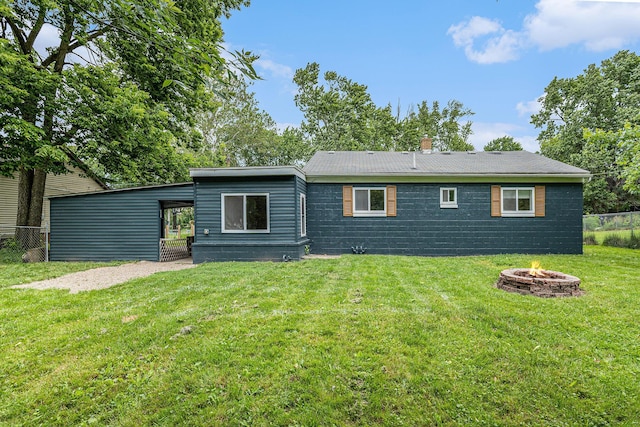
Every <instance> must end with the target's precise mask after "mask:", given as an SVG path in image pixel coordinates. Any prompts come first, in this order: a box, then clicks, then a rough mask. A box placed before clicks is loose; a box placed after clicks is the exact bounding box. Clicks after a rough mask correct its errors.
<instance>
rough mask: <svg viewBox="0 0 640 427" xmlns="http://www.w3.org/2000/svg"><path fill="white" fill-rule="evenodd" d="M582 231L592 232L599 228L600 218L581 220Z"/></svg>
mask: <svg viewBox="0 0 640 427" xmlns="http://www.w3.org/2000/svg"><path fill="white" fill-rule="evenodd" d="M582 221H583V226H584V229H585V230H587V231H593V230H597V229H598V228H600V218H598V217H597V216H588V217H586V218H584V219H583V220H582Z"/></svg>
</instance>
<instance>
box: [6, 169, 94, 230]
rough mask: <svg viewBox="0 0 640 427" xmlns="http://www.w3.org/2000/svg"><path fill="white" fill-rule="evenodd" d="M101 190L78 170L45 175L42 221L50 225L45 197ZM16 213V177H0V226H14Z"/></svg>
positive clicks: (47, 203) (47, 202) (47, 201)
mask: <svg viewBox="0 0 640 427" xmlns="http://www.w3.org/2000/svg"><path fill="white" fill-rule="evenodd" d="M102 189H103V188H102V187H101V186H100V184H98V183H97V182H95V181H94V180H93V179H91V178H89V177H87V176H86V175H85V174H84V172H83V171H82V170H80V169H78V168H75V167H74V168H71V173H68V174H63V175H51V174H50V175H47V182H46V184H45V191H44V196H45V199H44V204H43V208H42V211H43V212H42V219H43V224H44V223H50V222H51V219H50V214H49V211H50V208H49V200H48V199H47V197H50V196H59V195H63V194H75V193H89V192H94V191H101V190H102ZM17 213H18V177H17V174H16V175H15V176H14V178H9V177H5V176H0V224H2V225H15V223H16V216H17Z"/></svg>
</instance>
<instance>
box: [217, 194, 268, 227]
mask: <svg viewBox="0 0 640 427" xmlns="http://www.w3.org/2000/svg"><path fill="white" fill-rule="evenodd" d="M222 232H223V233H268V232H269V195H268V194H223V195H222Z"/></svg>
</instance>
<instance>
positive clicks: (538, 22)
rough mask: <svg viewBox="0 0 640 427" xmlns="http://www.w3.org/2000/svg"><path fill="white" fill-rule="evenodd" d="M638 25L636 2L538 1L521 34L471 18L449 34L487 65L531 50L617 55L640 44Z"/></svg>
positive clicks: (638, 2)
mask: <svg viewBox="0 0 640 427" xmlns="http://www.w3.org/2000/svg"><path fill="white" fill-rule="evenodd" d="M638 22H640V0H599V1H598V0H539V1H538V3H537V4H536V11H535V12H534V13H532V14H530V15H528V16H526V17H525V19H524V21H523V23H522V28H521V29H520V30H511V29H506V28H504V27H503V26H502V25H501V24H500V23H499V22H498V21H496V20H491V19H488V18H484V17H480V16H474V17H472V18H471V19H469V20H468V21H465V22H461V23H460V24H458V25H453V26H451V27H450V28H449V30H448V32H447V34H449V35H451V37H452V39H453V42H454V44H455V45H456V46H458V47H462V48H464V50H465V54H466V56H467V58H468V59H469V60H470V61H473V62H477V63H480V64H491V63H497V62H507V61H511V60H514V59H517V57H518V54H519V52H520V51H521V50H522V49H524V48H526V47H529V46H535V47H537V48H539V49H541V50H552V49H558V48H562V47H566V46H570V45H576V44H577V45H583V46H584V47H585V48H586V49H588V50H591V51H603V50H608V49H621V48H623V47H624V46H625V45H627V44H629V43H632V42H635V41H637V40H638V39H640V25H638ZM483 39H484V43H483V44H481V42H482V40H483ZM479 44H481V45H480V47H477V46H478V45H479Z"/></svg>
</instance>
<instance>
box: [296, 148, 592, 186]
mask: <svg viewBox="0 0 640 427" xmlns="http://www.w3.org/2000/svg"><path fill="white" fill-rule="evenodd" d="M414 156H415V168H414ZM304 172H305V174H306V175H307V179H309V178H314V177H315V178H322V177H325V178H331V177H376V176H377V177H383V176H384V177H416V178H417V177H434V178H437V177H452V178H453V177H485V178H489V177H507V176H509V177H521V178H525V177H548V178H551V177H556V178H574V179H576V180H581V179H584V178H588V177H589V172H588V171H586V170H584V169H580V168H577V167H574V166H571V165H568V164H566V163H562V162H559V161H557V160H552V159H549V158H547V157H544V156H541V155H539V154H533V153H530V152H528V151H505V152H433V153H422V152H416V153H415V155H414V153H413V152H411V153H407V152H403V153H401V152H385V151H374V152H372V151H319V152H317V153H316V154H315V155H314V156H313V157H312V158H311V160H309V162H308V163H307V164H306V166H305V167H304Z"/></svg>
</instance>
